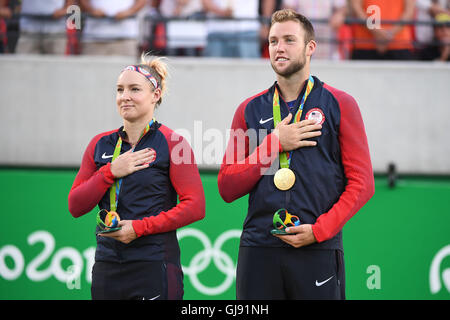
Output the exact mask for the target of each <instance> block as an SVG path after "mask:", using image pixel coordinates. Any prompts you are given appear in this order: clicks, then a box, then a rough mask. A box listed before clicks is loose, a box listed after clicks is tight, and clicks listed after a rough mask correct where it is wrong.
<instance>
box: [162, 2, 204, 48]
mask: <svg viewBox="0 0 450 320" xmlns="http://www.w3.org/2000/svg"><path fill="white" fill-rule="evenodd" d="M159 12H160V13H161V15H162V16H163V17H164V18H168V19H170V18H186V19H192V18H194V19H195V18H204V12H203V4H202V0H161V3H160V5H159ZM166 29H167V41H168V43H167V49H166V53H167V55H172V56H174V55H185V56H199V55H200V51H201V49H202V48H203V47H205V44H206V27H205V23H204V22H203V21H168V22H167V23H166Z"/></svg>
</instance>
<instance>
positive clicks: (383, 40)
mask: <svg viewBox="0 0 450 320" xmlns="http://www.w3.org/2000/svg"><path fill="white" fill-rule="evenodd" d="M350 6H351V9H352V11H353V14H354V15H355V17H356V18H358V19H361V20H365V21H369V22H371V21H376V20H378V18H379V20H381V21H383V20H390V21H411V20H413V18H414V11H415V0H395V1H392V0H350ZM370 6H376V8H377V10H375V11H371V10H369V12H368V10H367V8H368V7H370ZM378 13H379V16H377V14H378ZM368 18H369V20H368ZM369 27H370V28H369ZM352 29H353V38H354V45H353V54H352V59H363V60H378V59H384V60H410V59H412V58H413V54H412V51H411V50H412V40H413V39H412V31H411V27H410V26H405V25H400V24H395V25H391V24H381V25H380V26H379V27H378V26H376V24H374V25H372V24H370V23H364V24H355V25H354V26H353V28H352Z"/></svg>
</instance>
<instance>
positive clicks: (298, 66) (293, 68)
mask: <svg viewBox="0 0 450 320" xmlns="http://www.w3.org/2000/svg"><path fill="white" fill-rule="evenodd" d="M271 65H272V69H273V71H275V73H276V74H278V75H280V76H282V77H285V78H290V77H291V76H292V75H293V74H296V73H297V72H299V71H301V70H303V68H304V67H305V61H304V60H303V61H299V62H297V63H293V64H291V65H290V66H289V67H288V68H287V69H285V70H284V71H279V70H278V69H277V68H276V67H275V66H274V65H273V64H272V63H271Z"/></svg>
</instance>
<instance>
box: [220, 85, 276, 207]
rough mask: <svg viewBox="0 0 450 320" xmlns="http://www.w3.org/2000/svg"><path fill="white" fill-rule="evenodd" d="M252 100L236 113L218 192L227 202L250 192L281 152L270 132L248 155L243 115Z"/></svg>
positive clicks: (243, 104) (247, 141)
mask: <svg viewBox="0 0 450 320" xmlns="http://www.w3.org/2000/svg"><path fill="white" fill-rule="evenodd" d="M263 93H264V92H263ZM251 99H252V98H249V99H247V100H246V101H244V102H243V103H242V104H241V105H240V106H239V107H238V109H237V110H236V113H235V114H234V118H233V123H232V125H231V133H230V139H229V141H228V145H227V148H226V150H225V155H224V157H223V160H222V165H221V166H220V170H219V175H218V178H217V180H218V186H219V193H220V195H221V196H222V198H223V199H224V200H225V201H226V202H232V201H234V200H236V199H238V198H240V197H242V196H244V195H246V194H247V193H249V192H250V191H251V190H252V189H253V187H254V186H255V185H256V183H257V182H258V181H259V179H260V178H261V176H262V175H263V174H264V172H265V171H267V169H268V168H270V166H271V165H272V163H273V161H274V160H275V159H277V157H278V155H279V153H280V152H281V151H282V150H281V145H280V141H279V140H278V137H277V136H276V135H275V134H273V133H271V134H269V135H267V136H266V137H265V138H264V140H263V141H262V143H261V144H260V145H259V146H258V147H257V148H256V149H255V150H254V151H253V152H252V153H251V154H249V138H248V135H247V134H246V131H247V124H246V122H245V115H244V113H245V108H246V106H247V104H248V102H249V101H250V100H251Z"/></svg>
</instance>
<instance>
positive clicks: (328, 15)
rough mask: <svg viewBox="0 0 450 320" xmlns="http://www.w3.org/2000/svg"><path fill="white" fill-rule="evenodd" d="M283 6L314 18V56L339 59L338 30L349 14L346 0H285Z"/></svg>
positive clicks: (311, 18) (316, 57)
mask: <svg viewBox="0 0 450 320" xmlns="http://www.w3.org/2000/svg"><path fill="white" fill-rule="evenodd" d="M282 6H283V8H289V9H293V10H295V11H297V12H298V13H300V14H302V15H304V16H306V17H307V18H308V19H310V20H312V23H313V27H314V33H315V36H316V42H317V48H316V51H315V52H314V55H313V58H315V59H335V60H336V59H339V52H338V46H337V40H336V32H337V31H338V29H339V28H340V27H341V25H342V24H343V23H344V20H345V16H346V14H347V2H346V0H283V3H282ZM314 20H316V21H314ZM317 20H322V21H323V22H319V21H317Z"/></svg>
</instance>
